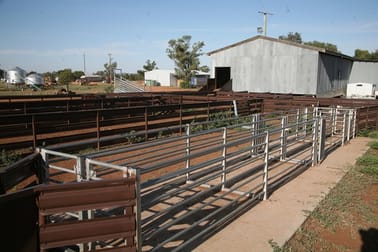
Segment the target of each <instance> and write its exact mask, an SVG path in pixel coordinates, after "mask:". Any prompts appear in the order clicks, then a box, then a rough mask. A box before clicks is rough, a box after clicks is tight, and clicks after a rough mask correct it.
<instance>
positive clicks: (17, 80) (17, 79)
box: [7, 67, 26, 84]
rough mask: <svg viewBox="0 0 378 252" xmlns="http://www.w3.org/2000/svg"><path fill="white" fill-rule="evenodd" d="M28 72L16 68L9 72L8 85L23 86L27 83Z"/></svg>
mask: <svg viewBox="0 0 378 252" xmlns="http://www.w3.org/2000/svg"><path fill="white" fill-rule="evenodd" d="M25 77H26V71H25V70H24V69H22V68H19V67H15V68H12V69H10V70H8V71H7V83H11V84H23V83H25Z"/></svg>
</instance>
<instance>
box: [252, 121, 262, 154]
mask: <svg viewBox="0 0 378 252" xmlns="http://www.w3.org/2000/svg"><path fill="white" fill-rule="evenodd" d="M259 121H260V114H253V115H252V124H251V134H252V141H251V147H252V148H251V156H254V155H257V148H256V147H255V146H256V145H257V144H258V143H257V139H256V137H255V136H256V135H257V134H259V126H260V125H259Z"/></svg>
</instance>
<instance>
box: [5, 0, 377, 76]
mask: <svg viewBox="0 0 378 252" xmlns="http://www.w3.org/2000/svg"><path fill="white" fill-rule="evenodd" d="M259 11H264V12H269V13H272V14H273V15H268V22H267V36H269V37H273V38H278V37H279V36H280V35H287V34H288V33H289V32H299V33H300V34H301V36H302V40H303V41H314V40H317V41H322V42H328V43H332V44H335V45H337V47H338V50H339V51H341V53H343V54H346V55H349V56H353V55H354V50H355V49H357V48H359V49H363V50H369V51H370V52H371V51H375V50H377V49H378V15H377V13H378V0H360V1H356V0H316V1H308V0H233V1H231V0H201V1H199V0H190V1H182V0H142V1H140V0H0V27H1V29H0V69H5V70H7V69H10V68H13V67H15V66H18V67H21V68H23V69H25V70H26V71H28V72H30V71H36V72H39V73H44V72H51V71H58V70H61V69H65V68H70V69H72V70H73V71H80V70H81V71H83V70H84V67H85V70H86V73H87V74H92V73H94V72H96V71H99V70H104V64H105V63H107V62H108V61H109V54H111V58H112V61H116V62H117V64H118V68H120V69H122V72H124V73H125V72H127V73H135V72H136V71H137V70H139V69H143V65H145V64H146V61H147V60H151V61H155V62H156V63H157V67H158V68H159V69H173V68H174V63H173V61H172V60H171V59H169V58H168V56H167V53H166V49H167V48H168V41H169V40H171V39H178V38H181V37H182V36H183V35H191V36H192V39H191V42H192V43H195V42H198V41H203V42H204V43H205V46H204V47H203V49H202V52H203V53H205V54H204V55H203V56H201V58H200V60H201V64H202V65H208V66H209V67H211V61H210V58H209V56H207V55H206V53H207V52H210V51H213V50H216V49H219V48H222V47H225V46H228V45H230V44H233V43H237V42H239V41H241V40H244V39H248V38H251V37H253V36H256V35H258V33H257V27H261V26H263V15H262V14H260V13H258V12H259ZM84 55H85V56H84ZM84 59H85V60H84ZM84 62H85V63H84Z"/></svg>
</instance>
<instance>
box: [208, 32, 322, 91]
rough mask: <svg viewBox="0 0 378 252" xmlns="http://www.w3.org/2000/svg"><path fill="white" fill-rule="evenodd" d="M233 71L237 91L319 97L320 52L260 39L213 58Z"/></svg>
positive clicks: (217, 65)
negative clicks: (316, 95) (317, 95)
mask: <svg viewBox="0 0 378 252" xmlns="http://www.w3.org/2000/svg"><path fill="white" fill-rule="evenodd" d="M210 56H211V59H212V76H213V77H214V69H215V67H231V78H232V83H233V84H232V85H233V90H234V91H249V92H273V93H296V94H316V88H317V67H318V51H316V50H311V49H307V48H302V47H297V46H293V45H288V44H285V43H280V42H275V41H270V40H266V39H257V40H253V41H249V42H246V43H242V44H240V45H237V46H234V47H230V48H228V49H225V50H221V51H218V52H216V53H213V54H211V55H210Z"/></svg>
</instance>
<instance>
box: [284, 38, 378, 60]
mask: <svg viewBox="0 0 378 252" xmlns="http://www.w3.org/2000/svg"><path fill="white" fill-rule="evenodd" d="M278 39H282V40H286V41H291V42H295V43H298V44H303V45H309V46H314V47H318V48H324V49H326V50H328V51H331V52H337V53H340V51H338V49H337V45H335V44H332V43H328V42H320V41H317V40H314V41H308V42H303V40H302V36H301V34H300V33H299V32H289V33H288V34H287V35H281V36H279V37H278ZM353 57H354V58H356V59H357V60H373V61H374V60H378V49H376V50H375V51H372V52H369V51H368V50H363V49H359V48H358V49H355V50H354V56H353Z"/></svg>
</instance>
